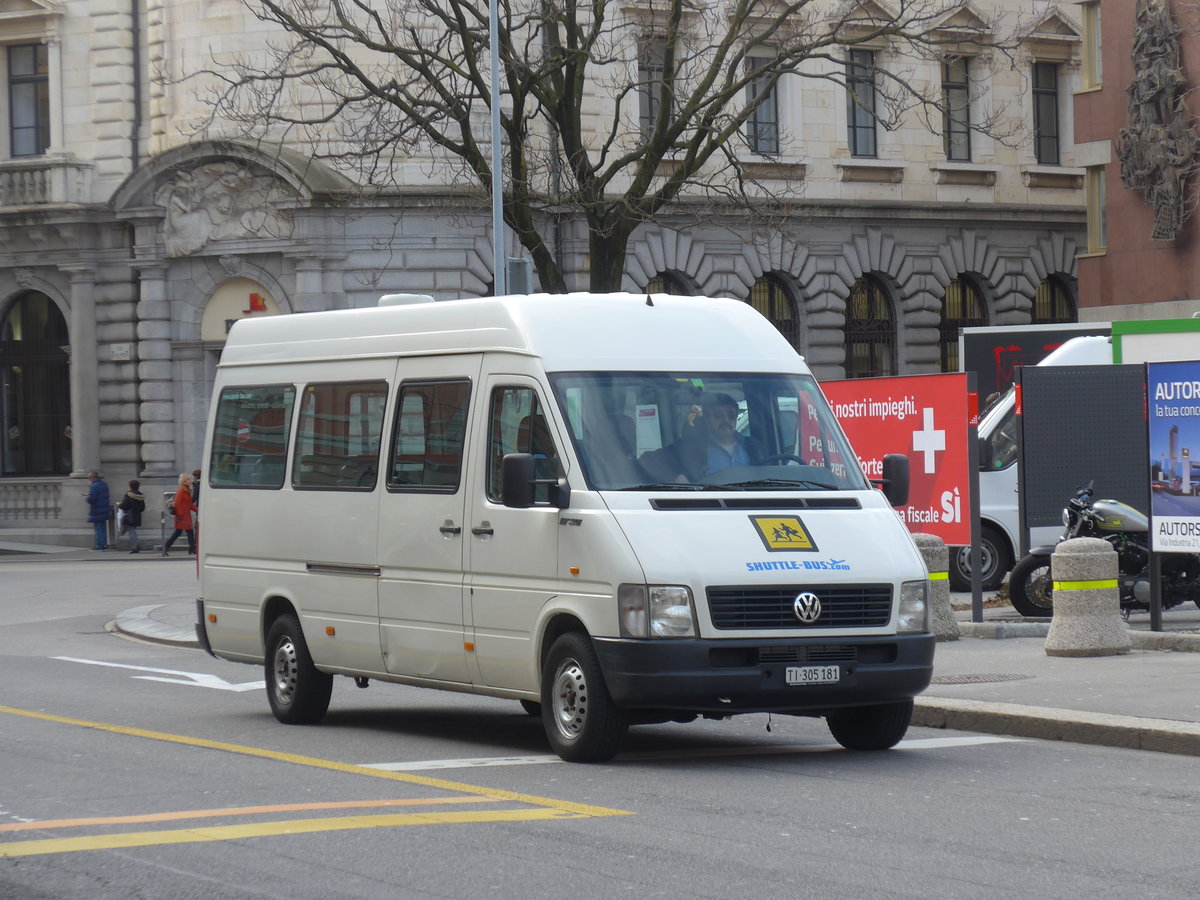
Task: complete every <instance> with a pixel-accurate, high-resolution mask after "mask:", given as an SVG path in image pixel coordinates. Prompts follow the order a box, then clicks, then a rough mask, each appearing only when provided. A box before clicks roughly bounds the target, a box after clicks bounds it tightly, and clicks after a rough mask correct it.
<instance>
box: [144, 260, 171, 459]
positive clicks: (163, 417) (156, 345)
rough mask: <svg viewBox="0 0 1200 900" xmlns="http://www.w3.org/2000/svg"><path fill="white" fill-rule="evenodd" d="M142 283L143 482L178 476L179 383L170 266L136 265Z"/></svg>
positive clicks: (145, 263) (158, 264) (156, 263)
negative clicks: (173, 356)
mask: <svg viewBox="0 0 1200 900" xmlns="http://www.w3.org/2000/svg"><path fill="white" fill-rule="evenodd" d="M134 266H135V268H137V270H138V275H139V278H140V280H141V292H140V298H139V301H138V305H137V339H138V353H137V359H138V367H137V371H138V382H139V383H138V398H137V399H138V418H139V419H140V421H141V433H140V434H139V439H140V440H141V442H142V472H141V477H142V478H155V477H161V478H167V479H170V478H172V477H173V476H175V475H177V474H178V472H179V466H178V465H177V464H176V460H175V379H174V363H173V361H172V359H171V302H170V300H169V299H168V297H167V267H166V266H165V265H164V264H163V263H160V262H144V263H134Z"/></svg>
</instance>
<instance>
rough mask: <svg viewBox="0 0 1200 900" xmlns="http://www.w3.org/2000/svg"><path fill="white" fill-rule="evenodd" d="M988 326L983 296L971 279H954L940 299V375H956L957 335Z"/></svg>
mask: <svg viewBox="0 0 1200 900" xmlns="http://www.w3.org/2000/svg"><path fill="white" fill-rule="evenodd" d="M986 324H987V313H986V312H985V307H984V303H983V292H982V291H980V290H979V285H977V284H976V283H975V281H974V280H973V279H970V278H966V277H961V278H955V279H954V280H953V281H951V282H950V283H949V284H948V285H946V293H945V295H944V296H943V297H942V322H941V324H940V325H939V326H938V332H939V337H938V340H939V342H940V344H941V347H942V371H943V372H957V371H958V335H959V332H960V331H961V330H962V329H963V328H972V327H977V326H979V325H986Z"/></svg>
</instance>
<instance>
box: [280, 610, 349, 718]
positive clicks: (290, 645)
mask: <svg viewBox="0 0 1200 900" xmlns="http://www.w3.org/2000/svg"><path fill="white" fill-rule="evenodd" d="M264 668H265V670H266V671H265V675H266V681H267V701H268V702H269V703H270V704H271V712H273V713H274V714H275V718H276V719H278V720H279V721H280V722H283V723H284V724H285V725H311V724H313V723H315V722H320V721H321V719H322V718H324V716H325V712H326V710H328V709H329V695H330V693H332V691H333V676H332V675H328V674H326V673H325V672H321V671H318V670H317V667H316V666H314V665H313V661H312V656H311V655H310V654H309V652H308V645H307V644H306V643H305V642H304V632H303V631H301V630H300V620H299V619H297V618H296V617H295V616H294V615H292V614H291V613H288V614H286V615H282V616H280V617H279V618H278V619H276V620H275V621H274V622H273V623H272V624H271V630H270V631H268V632H267V660H266V665H265V666H264Z"/></svg>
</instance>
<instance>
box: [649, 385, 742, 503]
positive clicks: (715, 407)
mask: <svg viewBox="0 0 1200 900" xmlns="http://www.w3.org/2000/svg"><path fill="white" fill-rule="evenodd" d="M737 417H738V405H737V401H736V400H734V399H733V398H732V397H731V396H729V395H728V394H710V395H708V396H707V397H705V398H702V400H701V402H700V403H694V404H692V407H691V410H690V411H689V412H688V416H687V421H686V422H685V423H684V426H683V436H682V437H681V438H680V439H679V440H678V441H676V442H675V443H674V444H672V445H671V446H669V447H665V448H663V449H662V450H658V451H654V452H653V453H650V454H646V456H643V457H642V460H641V462H642V463H643V465H646V466H647V468H648V469H650V470H658V474H659V476H660V477H661V480H663V481H668V480H674V481H677V482H681V483H684V482H692V481H698V480H700V479H701V478H703V477H704V476H706V475H712V474H713V473H714V472H720V471H721V470H723V469H728V468H731V467H733V466H748V465H753V464H754V463H755V462H756V461H757V460H759V459H761V458H762V457H763V451H762V448H761V447H760V446H759V445H758V443H757V442H756V441H755V440H754V439H753V438H749V437H746V436H745V435H742V434H739V433H738V431H737V428H736V425H737ZM664 464H667V465H669V466H670V468H671V469H673V471H672V472H671V473H670V474H669V475H668V473H667V472H664V471H662V468H661V467H662V466H663V465H664Z"/></svg>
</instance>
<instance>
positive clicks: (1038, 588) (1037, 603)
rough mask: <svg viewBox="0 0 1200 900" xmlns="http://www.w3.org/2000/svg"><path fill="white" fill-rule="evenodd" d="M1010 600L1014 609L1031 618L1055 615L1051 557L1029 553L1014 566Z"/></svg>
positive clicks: (1009, 585) (1009, 577) (1009, 592)
mask: <svg viewBox="0 0 1200 900" xmlns="http://www.w3.org/2000/svg"><path fill="white" fill-rule="evenodd" d="M1008 601H1009V603H1011V604H1012V605H1013V609H1015V610H1016V611H1017V612H1019V613H1020V614H1021V615H1023V616H1025V617H1026V618H1030V619H1044V618H1046V617H1047V616H1052V615H1054V585H1053V581H1052V580H1051V576H1050V557H1049V556H1044V555H1042V554H1033V553H1031V554H1029V556H1026V557H1025V558H1024V559H1022V560H1020V561H1019V562H1018V563H1017V564H1016V565H1015V566H1013V570H1012V574H1011V575H1009V576H1008Z"/></svg>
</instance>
